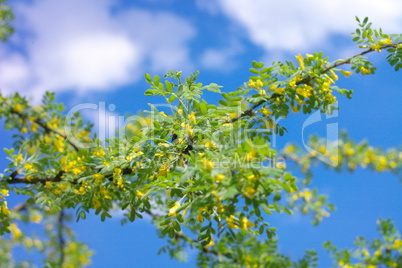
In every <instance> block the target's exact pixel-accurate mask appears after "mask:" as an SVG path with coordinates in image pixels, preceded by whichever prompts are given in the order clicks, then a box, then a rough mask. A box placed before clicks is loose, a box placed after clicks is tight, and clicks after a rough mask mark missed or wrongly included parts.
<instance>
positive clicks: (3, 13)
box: [0, 0, 14, 41]
mask: <svg viewBox="0 0 402 268" xmlns="http://www.w3.org/2000/svg"><path fill="white" fill-rule="evenodd" d="M13 19H14V14H13V11H12V10H11V8H10V7H9V6H8V5H7V0H0V40H2V41H6V40H7V38H8V36H9V35H11V34H12V33H13V32H14V28H13V27H12V26H11V21H12V20H13Z"/></svg>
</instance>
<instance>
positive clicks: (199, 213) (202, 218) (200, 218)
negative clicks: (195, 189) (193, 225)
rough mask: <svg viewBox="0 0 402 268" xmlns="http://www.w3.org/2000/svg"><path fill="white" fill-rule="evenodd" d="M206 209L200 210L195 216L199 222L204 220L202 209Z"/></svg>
mask: <svg viewBox="0 0 402 268" xmlns="http://www.w3.org/2000/svg"><path fill="white" fill-rule="evenodd" d="M203 210H205V209H202V210H200V212H198V214H197V217H196V218H195V219H196V220H197V221H198V222H201V223H203V222H204V216H202V211H203Z"/></svg>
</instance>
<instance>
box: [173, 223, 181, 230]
mask: <svg viewBox="0 0 402 268" xmlns="http://www.w3.org/2000/svg"><path fill="white" fill-rule="evenodd" d="M173 228H174V230H175V231H176V232H180V231H181V227H180V224H179V222H177V221H174V222H173Z"/></svg>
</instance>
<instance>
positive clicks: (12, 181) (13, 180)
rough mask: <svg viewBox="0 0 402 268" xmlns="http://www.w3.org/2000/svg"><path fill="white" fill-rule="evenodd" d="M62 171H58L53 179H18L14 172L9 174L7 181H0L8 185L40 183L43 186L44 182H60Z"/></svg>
mask: <svg viewBox="0 0 402 268" xmlns="http://www.w3.org/2000/svg"><path fill="white" fill-rule="evenodd" d="M64 173H65V172H64V171H63V170H60V171H59V172H58V173H57V174H56V176H54V177H46V178H29V179H28V178H27V177H18V175H19V174H18V171H14V172H13V173H11V175H10V178H11V179H9V180H7V179H6V180H2V181H4V182H6V183H8V184H18V183H25V184H36V183H42V184H45V183H46V182H48V181H49V182H60V181H61V177H62V176H63V175H64Z"/></svg>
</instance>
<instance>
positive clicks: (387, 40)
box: [380, 37, 392, 45]
mask: <svg viewBox="0 0 402 268" xmlns="http://www.w3.org/2000/svg"><path fill="white" fill-rule="evenodd" d="M380 43H381V44H382V45H392V37H388V38H386V39H381V40H380Z"/></svg>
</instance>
